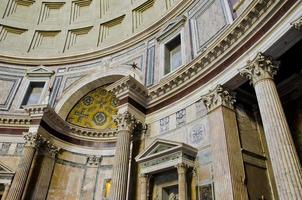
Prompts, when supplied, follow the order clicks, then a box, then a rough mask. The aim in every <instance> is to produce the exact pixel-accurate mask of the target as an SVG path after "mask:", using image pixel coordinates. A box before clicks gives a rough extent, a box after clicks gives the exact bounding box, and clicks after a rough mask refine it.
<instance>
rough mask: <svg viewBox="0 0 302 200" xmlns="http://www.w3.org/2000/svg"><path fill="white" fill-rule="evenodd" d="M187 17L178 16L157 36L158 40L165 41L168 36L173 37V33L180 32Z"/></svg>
mask: <svg viewBox="0 0 302 200" xmlns="http://www.w3.org/2000/svg"><path fill="white" fill-rule="evenodd" d="M186 19H187V18H186V17H185V16H184V15H182V16H178V17H177V18H175V19H173V20H171V21H170V22H169V23H168V24H167V25H166V26H164V28H163V29H162V30H161V31H160V33H159V35H158V36H157V40H158V41H160V40H164V39H165V38H166V37H167V36H169V35H171V34H172V32H174V31H175V30H178V28H179V27H181V26H182V25H183V24H184V23H185V21H186Z"/></svg>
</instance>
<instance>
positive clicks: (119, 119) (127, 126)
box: [114, 111, 137, 131]
mask: <svg viewBox="0 0 302 200" xmlns="http://www.w3.org/2000/svg"><path fill="white" fill-rule="evenodd" d="M114 122H115V123H116V125H117V127H118V130H129V131H132V130H133V129H134V128H135V126H136V124H137V120H136V118H135V117H134V115H132V114H131V113H129V112H128V111H126V112H124V113H122V114H118V115H116V116H115V117H114Z"/></svg>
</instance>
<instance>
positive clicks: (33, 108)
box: [23, 104, 50, 117]
mask: <svg viewBox="0 0 302 200" xmlns="http://www.w3.org/2000/svg"><path fill="white" fill-rule="evenodd" d="M23 108H24V110H25V111H26V112H27V113H28V114H29V116H31V117H39V116H43V114H44V113H45V112H47V110H49V109H50V107H49V105H47V104H37V105H29V106H23Z"/></svg>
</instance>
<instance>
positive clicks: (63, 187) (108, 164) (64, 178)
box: [47, 152, 113, 200]
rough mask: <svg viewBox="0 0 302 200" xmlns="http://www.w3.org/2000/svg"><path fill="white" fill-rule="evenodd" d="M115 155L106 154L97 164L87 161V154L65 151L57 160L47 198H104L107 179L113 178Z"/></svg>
mask: <svg viewBox="0 0 302 200" xmlns="http://www.w3.org/2000/svg"><path fill="white" fill-rule="evenodd" d="M112 162H113V156H104V157H102V159H101V162H100V163H99V165H97V166H94V165H93V166H90V165H88V163H87V155H84V154H75V153H71V152H64V153H62V154H60V155H59V156H58V158H57V160H56V163H55V167H54V170H53V174H52V178H51V182H50V187H49V191H48V194H47V199H50V200H52V199H62V198H63V199H65V200H67V199H96V200H97V199H99V200H101V199H104V198H103V197H104V188H105V182H106V180H107V179H111V173H112Z"/></svg>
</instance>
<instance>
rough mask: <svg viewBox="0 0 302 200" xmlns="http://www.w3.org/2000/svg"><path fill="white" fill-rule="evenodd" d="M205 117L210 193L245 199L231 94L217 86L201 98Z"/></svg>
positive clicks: (230, 199)
mask: <svg viewBox="0 0 302 200" xmlns="http://www.w3.org/2000/svg"><path fill="white" fill-rule="evenodd" d="M202 101H203V102H204V104H205V106H206V108H207V110H208V119H209V127H210V128H209V129H210V139H211V150H212V161H213V180H214V184H215V187H214V192H215V197H216V198H217V199H228V200H232V199H233V200H237V199H242V200H245V199H248V194H247V188H246V185H245V184H244V179H245V173H244V165H243V158H242V154H241V145H240V140H239V131H238V125H237V119H236V113H235V111H234V103H235V98H234V96H233V95H232V94H231V93H230V92H229V91H228V90H227V89H226V88H224V87H222V86H221V85H218V86H217V87H216V88H214V89H213V90H210V92H209V93H208V94H207V95H205V96H203V97H202Z"/></svg>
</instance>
